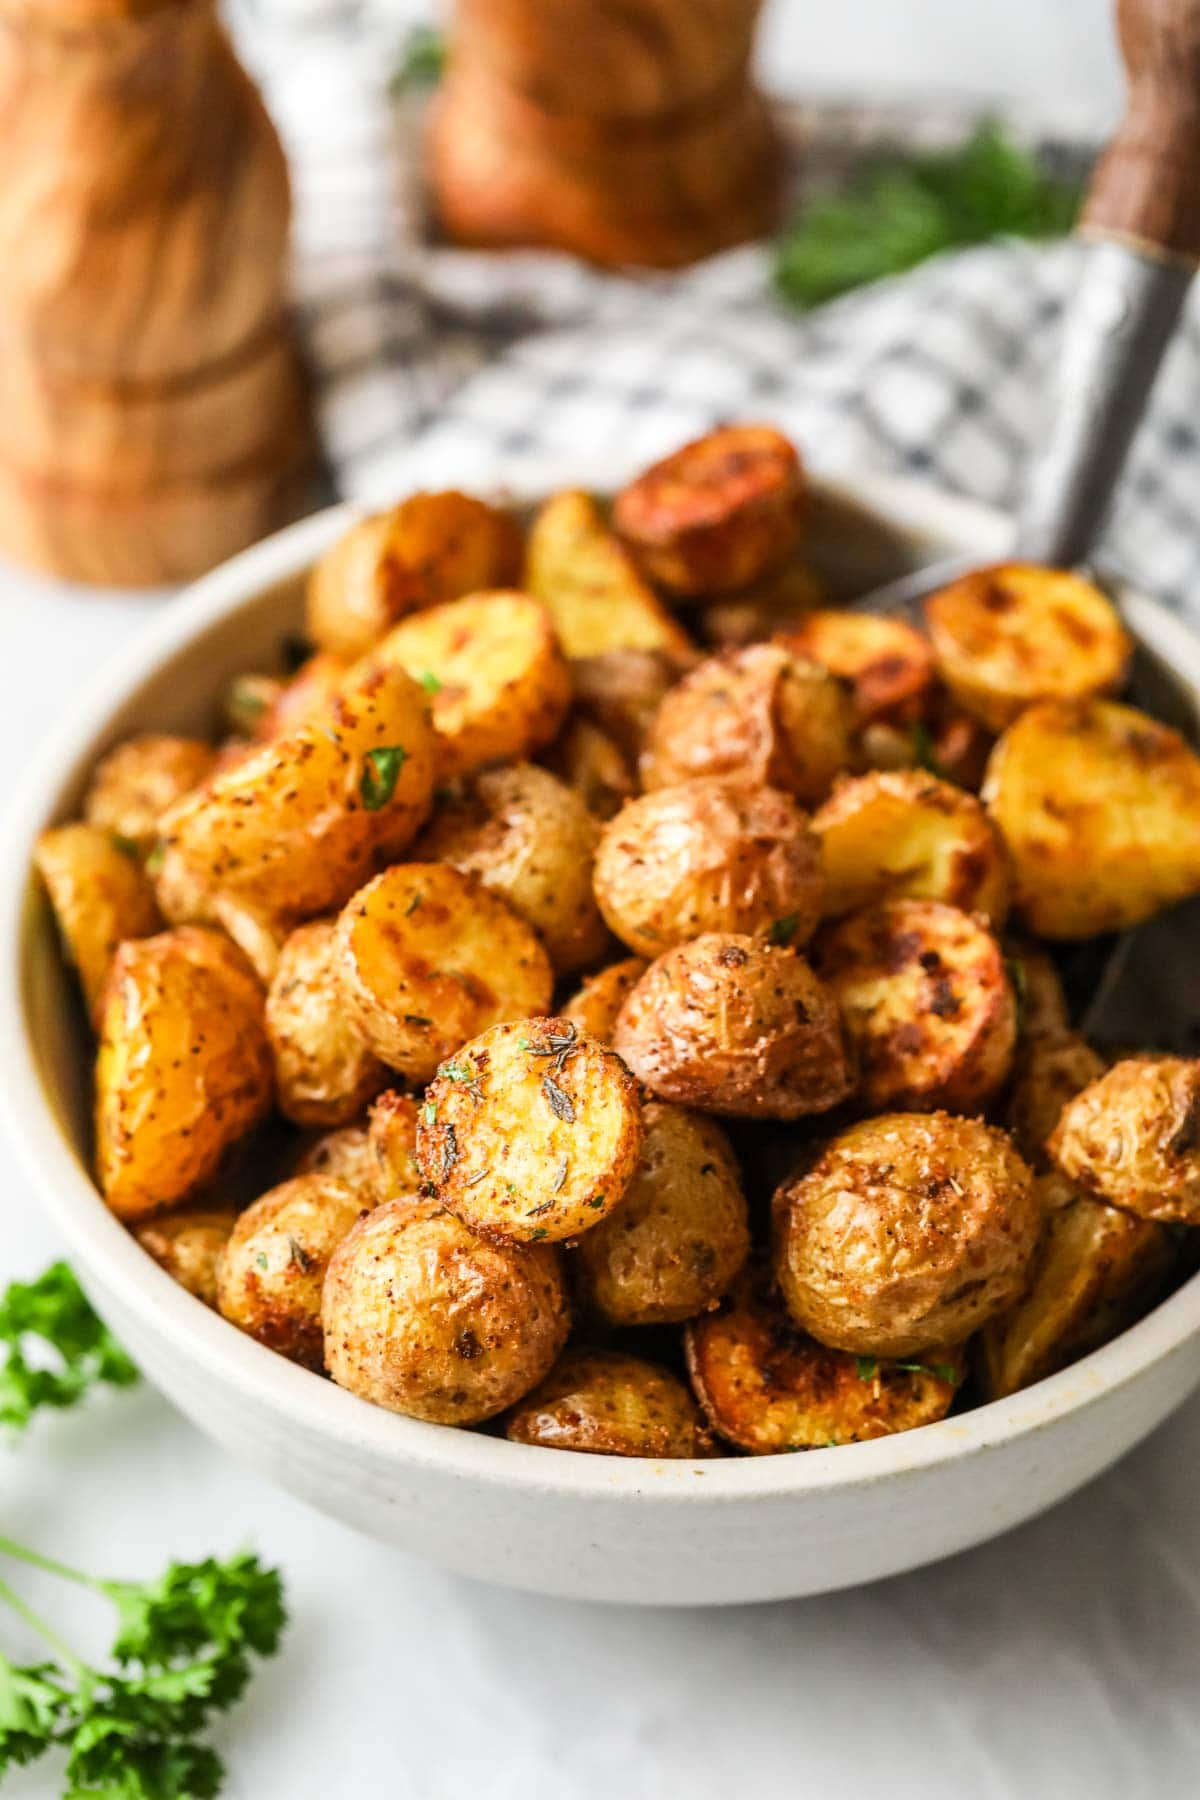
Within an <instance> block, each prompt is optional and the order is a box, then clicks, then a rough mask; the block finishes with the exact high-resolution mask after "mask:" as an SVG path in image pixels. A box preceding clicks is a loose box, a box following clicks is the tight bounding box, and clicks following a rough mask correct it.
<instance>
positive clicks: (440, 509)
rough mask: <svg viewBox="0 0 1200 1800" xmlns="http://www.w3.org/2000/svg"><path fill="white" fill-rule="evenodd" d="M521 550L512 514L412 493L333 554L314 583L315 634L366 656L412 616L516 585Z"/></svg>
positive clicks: (464, 497)
mask: <svg viewBox="0 0 1200 1800" xmlns="http://www.w3.org/2000/svg"><path fill="white" fill-rule="evenodd" d="M521 549H522V546H521V533H520V530H519V528H518V526H517V524H516V522H515V520H513V519H512V518H511V517H510V516H509V514H508V513H505V512H500V511H499V510H498V509H497V508H496V507H494V506H487V505H485V504H484V502H483V501H482V500H476V499H474V498H473V497H472V496H471V495H470V494H459V493H454V492H448V493H441V494H411V495H410V496H409V498H408V499H407V500H402V501H401V502H400V503H399V505H398V506H393V507H392V508H391V509H390V510H389V511H388V512H385V513H379V514H377V515H376V516H375V517H374V518H370V519H360V520H359V521H358V523H357V524H355V525H352V526H351V527H350V529H349V531H347V532H346V534H345V535H344V536H343V537H340V538H339V539H338V541H337V543H336V544H334V546H333V548H332V549H331V550H327V551H326V553H325V555H324V556H323V557H322V558H321V560H320V562H319V563H318V564H317V566H316V568H315V569H314V570H313V572H312V575H311V576H310V578H309V584H308V611H307V620H306V622H307V626H308V633H309V636H310V637H311V638H312V640H313V642H314V643H315V644H319V645H320V646H321V648H322V649H324V650H332V651H333V652H334V654H335V655H337V656H341V657H346V658H348V659H349V658H353V657H356V656H361V655H362V653H363V652H364V651H365V650H369V649H370V647H371V645H372V644H374V643H376V642H378V640H379V639H380V638H381V637H382V636H383V634H384V632H385V631H387V630H389V629H390V627H391V626H393V625H394V624H395V623H396V621H397V620H398V619H401V618H403V617H404V615H405V614H406V613H411V612H417V611H419V610H420V609H421V608H423V607H426V606H437V605H440V604H441V603H442V602H443V601H446V600H459V599H461V598H462V596H463V595H464V594H476V593H479V592H481V591H482V590H484V589H485V588H498V587H508V586H510V585H511V584H512V583H514V582H515V581H516V579H517V576H518V573H519V571H520V567H521Z"/></svg>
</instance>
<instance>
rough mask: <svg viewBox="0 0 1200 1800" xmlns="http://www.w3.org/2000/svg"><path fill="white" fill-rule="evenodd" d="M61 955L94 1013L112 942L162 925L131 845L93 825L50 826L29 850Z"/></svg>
mask: <svg viewBox="0 0 1200 1800" xmlns="http://www.w3.org/2000/svg"><path fill="white" fill-rule="evenodd" d="M33 861H34V867H35V868H36V869H37V872H38V874H39V875H40V876H41V878H42V880H43V882H44V883H45V887H46V892H47V894H48V895H49V898H50V905H51V907H52V908H53V910H54V917H55V919H56V921H57V923H58V929H59V931H60V932H61V934H62V940H63V944H64V946H65V948H66V952H67V955H68V956H69V957H70V959H71V961H72V962H73V963H74V964H75V967H76V969H77V970H78V972H79V982H80V986H81V987H82V988H83V997H84V1000H85V1001H86V1002H87V1008H88V1011H89V1013H91V1014H92V1016H93V1018H95V1016H96V1014H97V1012H98V1009H99V1006H100V1000H101V996H102V994H103V992H104V982H105V978H106V976H107V975H108V971H109V968H110V966H111V964H112V959H113V957H114V955H115V954H116V951H117V946H118V945H119V944H121V943H123V942H124V941H125V939H126V938H143V937H149V936H150V934H151V932H154V931H157V930H158V929H159V927H160V926H161V925H162V915H161V914H160V912H159V910H158V902H157V901H156V900H155V898H154V889H153V888H152V887H151V885H150V880H149V877H148V876H147V875H146V874H145V873H144V871H143V869H142V865H141V862H140V861H139V860H138V855H137V850H136V848H135V847H134V846H133V845H132V844H126V842H125V840H124V839H122V840H120V842H118V841H117V840H116V839H115V838H114V837H113V834H112V832H111V831H106V830H104V829H103V828H102V827H101V826H99V825H56V826H54V827H53V828H52V829H51V830H49V831H43V832H42V833H41V834H40V836H39V837H38V841H37V844H36V846H35V848H34V852H33Z"/></svg>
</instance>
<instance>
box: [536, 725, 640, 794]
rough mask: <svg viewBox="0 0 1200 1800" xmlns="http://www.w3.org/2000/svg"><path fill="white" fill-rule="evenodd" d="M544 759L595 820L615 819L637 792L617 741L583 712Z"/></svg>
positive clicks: (563, 732) (557, 739)
mask: <svg viewBox="0 0 1200 1800" xmlns="http://www.w3.org/2000/svg"><path fill="white" fill-rule="evenodd" d="M542 760H543V762H544V763H545V765H546V767H547V768H548V769H549V770H550V772H551V773H552V774H554V775H557V777H558V779H559V780H560V781H561V782H563V783H564V785H565V786H566V787H569V788H570V790H571V792H572V793H573V794H578V796H579V798H580V800H582V802H583V804H584V806H585V807H586V808H587V810H588V812H589V813H591V814H592V816H593V818H596V819H600V820H605V819H611V818H612V817H613V816H614V814H615V813H618V812H620V810H621V808H622V806H623V805H624V804H625V802H626V800H631V799H632V798H633V796H634V794H635V793H636V792H637V781H636V779H635V777H634V773H633V767H632V765H631V763H630V761H629V759H628V757H627V756H626V755H625V752H624V751H623V750H622V749H621V747H620V745H619V744H618V743H617V741H616V739H615V738H612V737H610V736H609V734H608V733H607V731H604V730H602V729H601V727H600V726H599V725H596V724H594V723H593V722H592V720H591V719H589V718H587V717H585V715H584V714H583V713H581V712H575V713H573V714H572V715H571V717H570V718H569V719H568V720H567V723H566V724H565V725H564V726H563V728H562V730H561V732H560V733H559V735H558V737H557V738H556V739H555V741H554V743H553V744H551V746H550V748H549V750H547V751H546V753H545V755H544V756H543V758H542Z"/></svg>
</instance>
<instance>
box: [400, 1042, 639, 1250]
mask: <svg viewBox="0 0 1200 1800" xmlns="http://www.w3.org/2000/svg"><path fill="white" fill-rule="evenodd" d="M641 1150H642V1116H641V1108H640V1105H639V1103H638V1093H637V1086H636V1083H635V1082H634V1080H633V1078H632V1076H631V1075H630V1074H629V1071H628V1070H627V1069H626V1068H625V1067H624V1065H623V1064H622V1062H621V1061H620V1059H619V1058H618V1057H616V1056H614V1055H613V1053H612V1051H611V1050H607V1049H605V1047H604V1046H603V1045H602V1044H597V1043H595V1042H594V1041H593V1040H592V1039H591V1038H586V1037H584V1036H583V1034H582V1033H581V1032H579V1031H578V1030H576V1028H575V1026H574V1025H573V1024H572V1023H571V1021H570V1020H569V1019H554V1018H541V1019H525V1020H522V1021H521V1022H520V1023H514V1024H509V1025H494V1026H493V1027H492V1029H491V1030H490V1031H485V1032H483V1033H482V1034H481V1035H480V1036H479V1037H477V1038H473V1039H472V1040H471V1042H470V1043H469V1044H464V1045H463V1047H462V1049H461V1050H460V1051H459V1052H458V1055H457V1056H456V1057H455V1058H454V1060H453V1061H452V1062H446V1063H443V1064H442V1066H441V1068H440V1069H439V1070H438V1073H437V1077H436V1079H435V1080H434V1081H432V1082H431V1083H430V1084H429V1087H428V1089H427V1091H426V1095H425V1103H424V1105H423V1106H422V1108H421V1112H420V1119H419V1123H418V1126H417V1160H418V1162H419V1163H420V1166H421V1173H422V1175H423V1176H424V1177H425V1180H426V1181H427V1182H429V1183H431V1184H432V1186H433V1189H434V1192H435V1193H436V1195H437V1197H438V1199H439V1200H440V1201H441V1203H442V1205H443V1206H448V1207H449V1208H450V1211H451V1212H452V1213H454V1214H455V1216H456V1217H457V1218H459V1219H461V1220H462V1222H463V1224H464V1225H466V1226H468V1227H469V1228H470V1230H472V1231H474V1232H475V1233H477V1235H478V1236H480V1237H484V1238H487V1239H489V1240H490V1241H491V1242H493V1243H521V1244H534V1243H540V1242H542V1241H543V1240H546V1241H548V1242H550V1243H557V1242H560V1241H561V1240H563V1239H566V1238H574V1237H577V1236H579V1234H580V1233H581V1232H584V1231H588V1230H590V1229H591V1228H592V1227H593V1226H596V1225H598V1224H599V1223H600V1221H601V1219H603V1218H604V1217H605V1215H606V1214H607V1213H610V1212H611V1211H612V1210H613V1208H614V1206H616V1205H618V1203H619V1202H620V1200H621V1197H622V1195H623V1194H624V1192H625V1190H626V1188H627V1187H628V1186H629V1183H630V1181H631V1179H632V1178H633V1173H634V1170H635V1169H636V1168H637V1163H638V1157H639V1156H640V1155H641Z"/></svg>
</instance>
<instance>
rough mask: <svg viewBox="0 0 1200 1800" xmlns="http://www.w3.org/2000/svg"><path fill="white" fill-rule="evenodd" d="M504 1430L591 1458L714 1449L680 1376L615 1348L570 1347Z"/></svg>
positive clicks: (691, 1454)
mask: <svg viewBox="0 0 1200 1800" xmlns="http://www.w3.org/2000/svg"><path fill="white" fill-rule="evenodd" d="M504 1435H505V1437H506V1438H508V1439H509V1440H510V1441H511V1442H512V1443H514V1444H540V1445H541V1446H542V1448H543V1449H545V1450H583V1451H586V1452H588V1453H590V1454H591V1455H593V1456H649V1457H653V1458H654V1459H655V1461H658V1460H660V1459H661V1458H663V1457H685V1458H698V1457H707V1456H713V1455H715V1454H716V1453H715V1451H714V1449H713V1445H712V1439H711V1438H710V1437H709V1434H708V1432H707V1431H706V1430H705V1427H704V1421H703V1420H702V1419H701V1417H700V1414H699V1413H698V1412H697V1410H696V1403H695V1401H694V1400H693V1399H692V1396H691V1395H690V1394H689V1393H688V1391H687V1389H686V1387H685V1386H684V1385H683V1383H682V1381H680V1379H679V1377H678V1376H677V1375H672V1374H671V1372H670V1370H669V1369H660V1368H659V1367H657V1365H656V1364H654V1363H649V1362H644V1361H643V1360H642V1358H641V1357H640V1356H623V1355H621V1354H620V1353H619V1352H618V1351H616V1350H584V1349H578V1348H577V1349H572V1350H567V1351H565V1352H564V1354H563V1355H562V1356H561V1357H560V1358H559V1360H558V1362H556V1363H555V1365H554V1367H553V1368H552V1369H551V1371H550V1373H549V1375H547V1376H546V1379H545V1380H544V1381H542V1382H541V1383H539V1385H538V1386H537V1387H536V1388H535V1389H534V1391H533V1393H532V1394H530V1395H528V1396H527V1397H526V1398H525V1399H524V1400H521V1401H519V1402H518V1404H517V1405H516V1406H515V1407H514V1408H513V1410H512V1412H511V1413H510V1414H509V1416H508V1419H507V1421H506V1423H505V1427H504Z"/></svg>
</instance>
